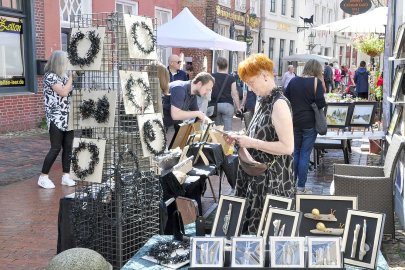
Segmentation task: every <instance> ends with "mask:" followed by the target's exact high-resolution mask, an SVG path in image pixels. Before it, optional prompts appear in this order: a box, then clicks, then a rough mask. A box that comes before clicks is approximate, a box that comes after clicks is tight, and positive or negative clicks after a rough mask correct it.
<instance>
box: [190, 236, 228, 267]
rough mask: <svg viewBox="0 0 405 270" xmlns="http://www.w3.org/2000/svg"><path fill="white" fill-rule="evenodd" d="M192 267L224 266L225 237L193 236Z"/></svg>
mask: <svg viewBox="0 0 405 270" xmlns="http://www.w3.org/2000/svg"><path fill="white" fill-rule="evenodd" d="M190 266H191V267H202V268H204V267H223V266H224V238H223V237H192V238H191V262H190Z"/></svg>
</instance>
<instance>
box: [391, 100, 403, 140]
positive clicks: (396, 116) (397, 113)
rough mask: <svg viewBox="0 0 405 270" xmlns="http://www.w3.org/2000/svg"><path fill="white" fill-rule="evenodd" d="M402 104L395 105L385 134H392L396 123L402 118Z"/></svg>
mask: <svg viewBox="0 0 405 270" xmlns="http://www.w3.org/2000/svg"><path fill="white" fill-rule="evenodd" d="M402 110H403V108H402V106H395V108H394V111H393V112H392V115H391V121H390V125H389V126H388V129H387V135H388V136H392V135H394V133H395V130H396V129H397V126H398V123H399V121H400V119H401V118H402Z"/></svg>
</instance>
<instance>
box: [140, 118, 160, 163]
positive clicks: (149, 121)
mask: <svg viewBox="0 0 405 270" xmlns="http://www.w3.org/2000/svg"><path fill="white" fill-rule="evenodd" d="M137 120H138V126H139V135H140V137H141V145H142V153H143V156H144V157H150V156H158V155H161V154H163V152H164V151H165V150H166V143H167V142H166V132H165V128H164V126H163V120H162V115H161V114H160V113H148V114H138V115H137Z"/></svg>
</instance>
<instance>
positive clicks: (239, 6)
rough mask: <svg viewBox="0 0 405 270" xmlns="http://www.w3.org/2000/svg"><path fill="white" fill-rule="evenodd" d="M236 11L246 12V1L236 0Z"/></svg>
mask: <svg viewBox="0 0 405 270" xmlns="http://www.w3.org/2000/svg"><path fill="white" fill-rule="evenodd" d="M235 9H236V10H239V11H246V0H235Z"/></svg>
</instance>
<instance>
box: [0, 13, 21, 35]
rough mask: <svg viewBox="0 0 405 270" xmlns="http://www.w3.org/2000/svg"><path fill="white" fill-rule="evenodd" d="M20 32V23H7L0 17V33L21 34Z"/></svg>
mask: <svg viewBox="0 0 405 270" xmlns="http://www.w3.org/2000/svg"><path fill="white" fill-rule="evenodd" d="M22 31H23V28H22V23H20V22H12V21H7V20H6V19H5V18H2V17H0V33H1V32H8V33H16V34H22Z"/></svg>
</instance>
